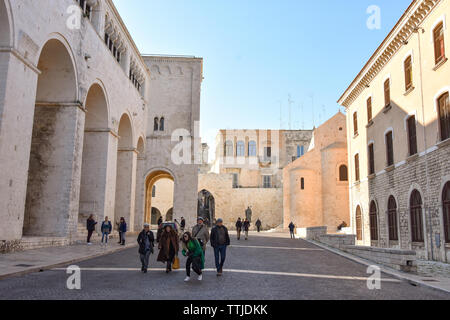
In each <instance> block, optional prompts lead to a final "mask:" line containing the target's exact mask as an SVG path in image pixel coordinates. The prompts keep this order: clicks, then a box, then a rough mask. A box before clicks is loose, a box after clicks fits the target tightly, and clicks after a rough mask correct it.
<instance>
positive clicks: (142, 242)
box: [137, 223, 155, 273]
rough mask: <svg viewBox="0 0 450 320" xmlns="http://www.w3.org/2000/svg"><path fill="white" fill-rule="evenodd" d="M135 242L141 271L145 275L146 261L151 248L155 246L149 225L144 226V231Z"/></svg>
mask: <svg viewBox="0 0 450 320" xmlns="http://www.w3.org/2000/svg"><path fill="white" fill-rule="evenodd" d="M137 242H138V244H139V255H140V257H141V263H142V268H141V271H142V272H143V273H147V269H148V261H149V259H150V255H151V254H152V253H153V247H154V246H155V236H154V235H153V232H152V231H151V230H150V225H149V224H148V223H146V224H144V230H142V231H141V233H140V234H139V236H138V238H137Z"/></svg>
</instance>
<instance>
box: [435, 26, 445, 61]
mask: <svg viewBox="0 0 450 320" xmlns="http://www.w3.org/2000/svg"><path fill="white" fill-rule="evenodd" d="M433 36H434V57H435V62H436V64H438V63H440V62H441V61H443V60H444V59H445V42H444V24H443V23H442V22H441V23H440V24H439V25H438V26H437V27H436V28H435V29H434V31H433Z"/></svg>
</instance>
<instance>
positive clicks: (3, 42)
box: [0, 0, 11, 47]
mask: <svg viewBox="0 0 450 320" xmlns="http://www.w3.org/2000/svg"><path fill="white" fill-rule="evenodd" d="M0 30H2V32H0V47H9V46H10V45H11V30H10V25H9V17H8V11H7V9H6V3H5V0H0Z"/></svg>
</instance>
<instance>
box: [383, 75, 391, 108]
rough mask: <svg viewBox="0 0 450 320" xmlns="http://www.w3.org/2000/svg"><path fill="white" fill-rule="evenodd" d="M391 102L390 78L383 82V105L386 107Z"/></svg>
mask: <svg viewBox="0 0 450 320" xmlns="http://www.w3.org/2000/svg"><path fill="white" fill-rule="evenodd" d="M390 104H391V79H387V80H386V81H385V82H384V105H385V106H386V107H388V106H390Z"/></svg>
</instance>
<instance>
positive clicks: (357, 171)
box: [355, 154, 360, 181]
mask: <svg viewBox="0 0 450 320" xmlns="http://www.w3.org/2000/svg"><path fill="white" fill-rule="evenodd" d="M359 180H360V176H359V154H356V155H355V181H359Z"/></svg>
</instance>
